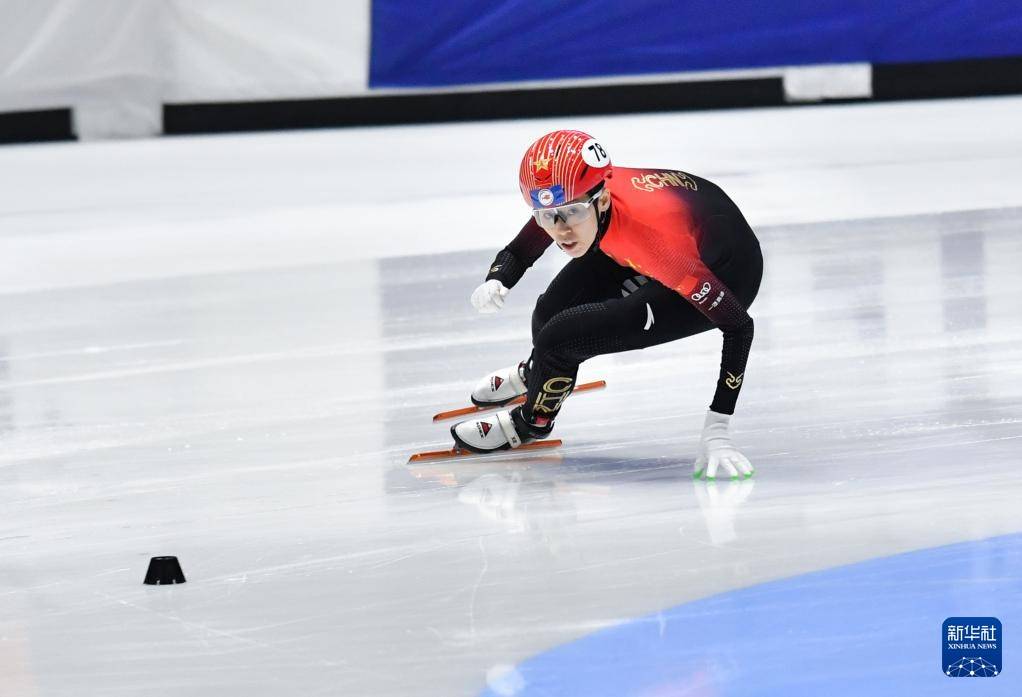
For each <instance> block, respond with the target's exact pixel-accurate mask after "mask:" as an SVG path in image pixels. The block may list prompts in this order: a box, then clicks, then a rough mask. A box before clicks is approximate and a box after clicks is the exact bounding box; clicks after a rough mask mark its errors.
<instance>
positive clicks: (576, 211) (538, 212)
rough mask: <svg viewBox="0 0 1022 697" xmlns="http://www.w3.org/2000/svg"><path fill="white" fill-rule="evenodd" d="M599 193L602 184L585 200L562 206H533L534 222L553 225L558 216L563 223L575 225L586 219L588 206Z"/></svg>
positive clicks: (543, 225)
mask: <svg viewBox="0 0 1022 697" xmlns="http://www.w3.org/2000/svg"><path fill="white" fill-rule="evenodd" d="M601 194H603V187H602V186H601V187H600V190H599V191H597V192H596V193H594V194H592V195H591V196H590V197H589V198H588V199H586V200H585V201H576V202H575V203H565V204H564V205H562V206H553V207H551V208H535V209H533V211H532V217H534V218H535V219H536V222H537V223H539V224H540V226H541V227H553V226H554V225H556V224H557V219H558V218H560V219H561V220H563V221H564V224H565V225H569V226H570V225H576V224H578V223H581V222H582V221H583V220H585V219H586V216H587V215H589V208H590V207H591V206H592V205H593V202H594V201H596V199H598V198H599V197H600V195H601Z"/></svg>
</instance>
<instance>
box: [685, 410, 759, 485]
mask: <svg viewBox="0 0 1022 697" xmlns="http://www.w3.org/2000/svg"><path fill="white" fill-rule="evenodd" d="M730 423H731V417H730V416H728V415H727V414H718V413H717V412H715V411H707V412H706V421H705V422H704V423H703V436H702V438H701V439H700V441H699V456H698V457H697V458H696V463H695V474H694V475H693V476H694V477H695V478H696V479H716V478H717V470H718V469H719V470H721V472H722V473H723V474H724V475H726V476H728V477H730V478H731V479H737V478H739V477H751V476H752V473H753V472H754V471H755V470H754V469H753V467H752V465H751V464H750V463H749V458H747V457H745V455H742V453H741V452H740V451H739V450H738V448H736V447H735V445H734V443H732V442H731V434H730V431H729V426H730Z"/></svg>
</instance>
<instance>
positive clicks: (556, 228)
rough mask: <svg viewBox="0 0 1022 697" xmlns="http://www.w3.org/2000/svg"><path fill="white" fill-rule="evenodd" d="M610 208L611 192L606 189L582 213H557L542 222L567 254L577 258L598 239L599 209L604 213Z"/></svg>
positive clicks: (584, 199)
mask: <svg viewBox="0 0 1022 697" xmlns="http://www.w3.org/2000/svg"><path fill="white" fill-rule="evenodd" d="M586 200H587V199H586V198H585V197H584V196H583V197H581V198H577V199H575V200H574V201H571V202H570V203H581V202H584V201H586ZM608 208H610V193H608V192H607V191H604V192H603V193H602V194H601V195H600V196H599V197H598V198H597V199H596V200H595V201H594V202H593V205H591V206H588V207H587V208H586V209H585V211H584V213H582V214H581V215H579V214H576V215H568V216H560V215H557V216H555V217H554V219H553V220H552V221H551V220H543V221H541V224H542V226H543V229H544V230H546V233H547V234H548V235H550V237H552V238H553V240H554V242H556V243H557V246H558V247H560V248H561V249H562V250H564V253H565V254H567V255H568V256H570V257H572V258H577V257H580V256H582V255H583V254H585V253H586V252H588V251H589V248H590V247H592V246H593V241H594V240H595V239H596V233H597V231H598V230H599V221H598V219H597V211H599V212H600V213H603V212H605V211H606V210H607V209H608Z"/></svg>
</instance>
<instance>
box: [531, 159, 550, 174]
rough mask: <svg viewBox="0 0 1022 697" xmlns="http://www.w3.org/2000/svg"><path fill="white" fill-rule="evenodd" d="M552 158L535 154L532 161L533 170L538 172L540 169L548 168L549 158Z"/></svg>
mask: <svg viewBox="0 0 1022 697" xmlns="http://www.w3.org/2000/svg"><path fill="white" fill-rule="evenodd" d="M552 159H553V158H552V157H543V156H542V155H537V156H536V159H535V160H533V161H532V166H533V167H535V170H533V171H534V172H538V171H540V170H541V169H550V160H552Z"/></svg>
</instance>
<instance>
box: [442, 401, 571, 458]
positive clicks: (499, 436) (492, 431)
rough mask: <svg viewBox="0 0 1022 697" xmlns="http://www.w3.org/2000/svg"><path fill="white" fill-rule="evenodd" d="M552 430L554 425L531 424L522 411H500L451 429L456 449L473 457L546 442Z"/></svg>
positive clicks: (550, 423)
mask: <svg viewBox="0 0 1022 697" xmlns="http://www.w3.org/2000/svg"><path fill="white" fill-rule="evenodd" d="M552 429H553V422H548V423H546V424H544V425H542V426H540V425H536V424H530V423H528V422H527V421H526V420H525V417H524V416H523V414H522V408H521V407H516V408H515V409H512V410H511V411H498V412H495V413H493V414H488V415H486V416H479V417H477V418H474V419H468V420H467V421H462V422H460V423H457V424H455V425H453V426H451V436H452V437H453V438H454V443H455V446H456V447H457V448H460V449H462V450H468V451H471V452H474V453H491V452H496V451H498V450H510V449H512V448H518V447H520V446H521V445H523V444H526V443H530V442H532V441H534V440H536V439H539V438H543V437H545V436H546V435H548V434H549V433H550V431H551V430H552Z"/></svg>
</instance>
